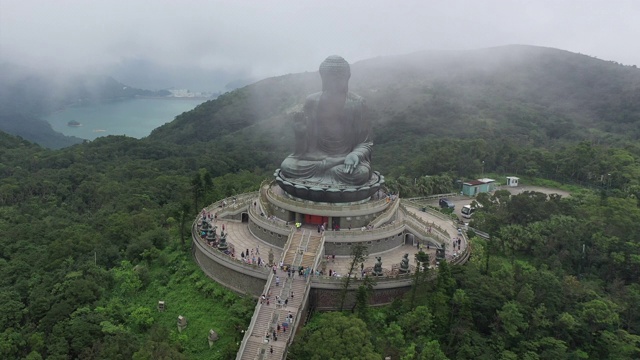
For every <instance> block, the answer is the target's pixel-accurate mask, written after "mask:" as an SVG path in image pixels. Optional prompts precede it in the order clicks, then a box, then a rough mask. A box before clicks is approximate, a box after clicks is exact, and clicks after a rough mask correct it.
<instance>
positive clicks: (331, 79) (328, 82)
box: [320, 55, 351, 94]
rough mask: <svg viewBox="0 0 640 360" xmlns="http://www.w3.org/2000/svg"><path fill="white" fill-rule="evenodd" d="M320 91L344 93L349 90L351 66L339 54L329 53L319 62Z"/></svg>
mask: <svg viewBox="0 0 640 360" xmlns="http://www.w3.org/2000/svg"><path fill="white" fill-rule="evenodd" d="M320 77H321V78H322V91H329V92H338V93H344V94H346V93H347V91H348V90H349V78H350V77H351V68H350V67H349V63H348V62H347V61H346V60H345V59H343V58H342V57H341V56H337V55H331V56H329V57H328V58H326V59H325V60H324V61H323V62H322V64H320Z"/></svg>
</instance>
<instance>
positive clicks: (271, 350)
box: [269, 345, 273, 354]
mask: <svg viewBox="0 0 640 360" xmlns="http://www.w3.org/2000/svg"><path fill="white" fill-rule="evenodd" d="M269 352H270V353H272V354H273V345H271V348H270V349H269Z"/></svg>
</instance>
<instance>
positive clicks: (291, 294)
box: [291, 291, 293, 299]
mask: <svg viewBox="0 0 640 360" xmlns="http://www.w3.org/2000/svg"><path fill="white" fill-rule="evenodd" d="M291 298H292V299H293V291H292V292H291Z"/></svg>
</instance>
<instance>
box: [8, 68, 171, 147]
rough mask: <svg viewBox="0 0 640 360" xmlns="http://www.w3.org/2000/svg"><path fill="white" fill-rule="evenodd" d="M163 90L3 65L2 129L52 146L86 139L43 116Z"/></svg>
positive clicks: (70, 143)
mask: <svg viewBox="0 0 640 360" xmlns="http://www.w3.org/2000/svg"><path fill="white" fill-rule="evenodd" d="M167 95H170V93H169V92H168V91H166V90H163V91H149V90H142V89H136V88H132V87H129V86H127V85H124V84H122V83H120V82H118V81H116V80H115V79H113V78H111V77H105V76H97V75H77V74H74V75H69V74H59V73H44V72H36V71H34V70H32V69H27V68H24V67H21V66H19V65H15V64H10V63H2V64H0V130H2V131H5V132H7V133H10V134H14V135H18V136H21V137H23V138H25V139H27V140H30V141H33V142H36V143H38V144H40V145H42V146H45V147H50V148H60V147H65V146H70V145H73V144H77V143H78V142H81V141H82V140H81V139H79V138H74V137H67V136H64V135H63V134H61V133H59V132H56V131H54V130H53V129H52V128H51V126H50V125H49V124H48V123H47V122H46V121H43V120H41V119H40V117H41V116H43V115H45V114H48V113H51V112H53V111H57V110H60V109H63V108H65V107H67V106H71V105H82V104H90V103H95V102H103V101H113V100H119V99H127V98H133V97H136V96H167Z"/></svg>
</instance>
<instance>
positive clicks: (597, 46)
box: [0, 0, 640, 91]
mask: <svg viewBox="0 0 640 360" xmlns="http://www.w3.org/2000/svg"><path fill="white" fill-rule="evenodd" d="M639 15H640V2H638V1H632V0H629V1H616V0H613V1H606V2H605V1H601V0H586V1H585V0H581V1H578V0H571V1H550V0H543V1H517V0H515V1H505V0H484V1H475V0H467V1H460V0H459V1H455V0H453V1H424V0H423V1H401V2H398V1H380V0H378V1H376V0H366V1H365V0H358V1H345V2H337V1H294V0H286V1H281V0H278V1H204V0H202V1H193V0H191V1H190V0H185V1H175V0H173V1H169V0H155V1H141V0H129V1H124V0H108V1H107V0H91V1H82V0H73V1H72V0H56V1H47V0H0V61H3V62H7V61H9V62H14V63H18V64H21V65H25V66H30V67H33V68H39V69H43V70H50V69H52V68H56V69H63V70H66V71H74V72H100V73H108V74H110V75H113V76H114V77H115V78H116V79H118V80H119V81H121V82H123V83H126V84H129V85H132V86H136V87H145V88H150V89H159V88H167V87H172V86H173V87H178V88H185V87H188V88H191V89H192V90H198V91H218V90H224V87H225V85H226V84H227V83H229V82H231V81H234V80H239V81H249V80H255V79H260V78H264V77H269V76H275V75H281V74H287V73H295V72H303V71H316V70H317V67H318V65H319V64H320V62H321V61H322V60H323V59H324V58H325V57H326V56H328V55H331V54H339V55H342V56H343V57H344V58H345V59H347V60H348V61H349V62H352V63H353V62H356V61H358V60H363V59H367V58H371V57H376V56H388V55H394V54H403V53H410V52H416V51H421V50H429V49H436V50H437V49H476V48H484V47H492V46H500V45H507V44H528V45H539V46H547V47H555V48H560V49H564V50H569V51H573V52H579V53H583V54H587V55H590V56H595V57H598V58H600V59H605V60H613V61H617V62H620V63H623V64H626V65H633V64H636V65H640V48H639V47H638V46H637V45H636V44H637V37H638V34H640V21H637V18H638V16H639Z"/></svg>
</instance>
